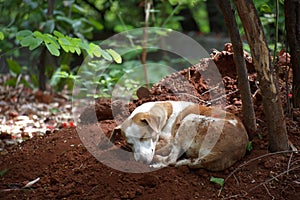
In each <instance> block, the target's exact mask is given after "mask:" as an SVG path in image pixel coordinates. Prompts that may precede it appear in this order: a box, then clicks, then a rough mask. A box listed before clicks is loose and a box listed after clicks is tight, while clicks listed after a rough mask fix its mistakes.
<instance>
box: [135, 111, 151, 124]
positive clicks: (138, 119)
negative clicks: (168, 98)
mask: <svg viewBox="0 0 300 200" xmlns="http://www.w3.org/2000/svg"><path fill="white" fill-rule="evenodd" d="M149 118H150V114H149V113H146V112H141V113H136V114H135V115H134V116H133V117H132V119H131V120H132V121H133V122H134V123H136V124H137V125H139V126H146V125H147V123H145V122H144V120H148V119H149Z"/></svg>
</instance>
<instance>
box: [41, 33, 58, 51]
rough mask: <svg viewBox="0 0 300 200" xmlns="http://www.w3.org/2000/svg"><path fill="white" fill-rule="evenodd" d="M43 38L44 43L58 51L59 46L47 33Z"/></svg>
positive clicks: (54, 38)
mask: <svg viewBox="0 0 300 200" xmlns="http://www.w3.org/2000/svg"><path fill="white" fill-rule="evenodd" d="M44 36H45V38H44V42H45V43H51V44H53V45H54V46H55V47H56V48H57V49H59V48H60V47H59V44H58V43H57V38H56V37H54V36H52V35H51V34H49V33H47V34H44Z"/></svg>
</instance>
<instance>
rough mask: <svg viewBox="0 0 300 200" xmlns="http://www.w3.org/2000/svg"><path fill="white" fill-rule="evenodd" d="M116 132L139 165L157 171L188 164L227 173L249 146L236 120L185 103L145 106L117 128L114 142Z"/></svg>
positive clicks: (226, 113)
mask: <svg viewBox="0 0 300 200" xmlns="http://www.w3.org/2000/svg"><path fill="white" fill-rule="evenodd" d="M118 131H121V134H122V135H123V137H124V138H125V139H126V142H127V144H128V145H130V146H131V148H132V150H133V154H134V158H135V160H136V161H140V162H143V163H145V164H149V165H150V166H151V167H155V168H160V167H164V166H167V165H175V166H180V165H188V166H190V167H192V168H205V169H208V170H212V171H220V170H224V169H225V168H228V167H230V166H231V165H232V164H234V163H235V162H236V161H237V160H239V159H241V158H242V157H243V156H244V155H245V152H246V147H247V143H248V135H247V132H246V130H245V128H244V126H243V124H242V123H241V121H240V120H239V119H238V118H237V117H236V116H235V115H233V114H231V113H228V112H225V111H223V110H221V109H217V108H212V107H206V106H201V105H198V104H194V103H191V102H184V101H159V102H148V103H145V104H142V105H141V106H139V107H137V108H136V109H135V110H134V111H133V112H132V113H131V115H130V116H129V117H128V118H127V119H126V120H125V121H124V122H123V123H122V124H121V125H119V126H118V127H116V128H115V129H114V131H113V134H112V136H111V140H113V138H114V137H115V134H116V132H118Z"/></svg>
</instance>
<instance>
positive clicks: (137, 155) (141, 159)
mask: <svg viewBox="0 0 300 200" xmlns="http://www.w3.org/2000/svg"><path fill="white" fill-rule="evenodd" d="M134 159H135V160H136V161H138V162H141V163H144V164H150V163H151V161H152V157H151V156H150V155H144V154H142V153H135V154H134Z"/></svg>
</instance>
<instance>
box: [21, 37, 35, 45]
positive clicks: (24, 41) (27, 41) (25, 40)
mask: <svg viewBox="0 0 300 200" xmlns="http://www.w3.org/2000/svg"><path fill="white" fill-rule="evenodd" d="M33 41H34V37H32V36H31V35H29V36H26V37H24V38H22V39H21V42H20V44H21V46H22V47H29V46H30V44H31V43H33Z"/></svg>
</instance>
